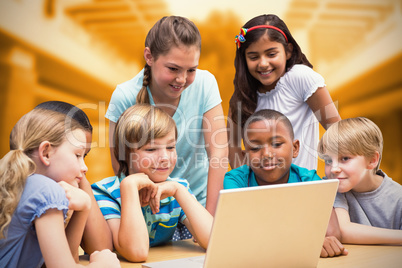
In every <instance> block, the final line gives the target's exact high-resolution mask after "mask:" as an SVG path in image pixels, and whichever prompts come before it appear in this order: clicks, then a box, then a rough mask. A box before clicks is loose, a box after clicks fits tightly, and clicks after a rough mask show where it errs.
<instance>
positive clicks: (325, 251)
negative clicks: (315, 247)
mask: <svg viewBox="0 0 402 268" xmlns="http://www.w3.org/2000/svg"><path fill="white" fill-rule="evenodd" d="M339 255H348V250H347V249H346V248H345V247H344V246H343V245H342V243H341V242H339V240H338V239H337V238H336V237H335V236H327V237H325V239H324V244H323V245H322V249H321V255H320V257H321V258H327V257H335V256H339Z"/></svg>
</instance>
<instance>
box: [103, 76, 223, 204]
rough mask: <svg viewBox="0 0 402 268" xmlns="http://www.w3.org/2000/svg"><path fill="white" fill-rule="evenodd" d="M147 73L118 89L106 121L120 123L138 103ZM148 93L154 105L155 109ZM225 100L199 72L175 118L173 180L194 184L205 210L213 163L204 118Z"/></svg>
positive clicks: (212, 77) (182, 95)
mask: <svg viewBox="0 0 402 268" xmlns="http://www.w3.org/2000/svg"><path fill="white" fill-rule="evenodd" d="M143 77H144V70H141V71H140V72H139V73H138V74H137V75H136V76H135V77H134V78H132V79H131V80H129V81H126V82H124V83H122V84H120V85H118V86H117V87H116V89H115V91H114V92H113V95H112V98H111V100H110V103H109V107H108V110H107V112H106V115H105V117H106V118H108V119H109V120H110V121H113V122H117V120H118V119H119V117H120V115H121V114H122V113H123V112H124V111H125V110H126V109H128V108H129V107H131V106H132V105H134V104H135V103H136V97H137V94H138V92H139V91H140V89H141V88H142V81H143ZM147 89H148V93H149V97H150V103H151V104H152V105H155V102H154V100H153V98H152V94H151V92H150V90H149V88H147ZM221 102H222V99H221V97H220V94H219V88H218V83H217V82H216V79H215V77H214V76H213V75H212V74H211V73H210V72H208V71H205V70H200V69H197V73H196V76H195V79H194V82H193V83H192V84H191V85H190V86H188V87H187V88H186V89H185V90H184V91H183V92H182V93H181V97H180V102H179V105H178V107H177V109H176V112H175V114H174V115H173V120H174V121H175V122H176V126H177V132H178V133H177V144H176V151H177V163H176V167H175V169H174V170H173V172H172V174H170V176H171V177H174V178H183V179H186V180H187V181H188V182H189V183H190V189H191V190H192V191H193V193H194V195H195V196H196V197H197V200H198V201H199V202H200V203H201V204H202V205H204V206H205V203H206V195H207V181H208V169H209V160H208V156H207V153H206V150H205V142H204V132H203V128H202V123H203V115H204V113H206V112H207V111H209V110H210V109H212V108H213V107H215V106H217V105H219V104H220V103H221Z"/></svg>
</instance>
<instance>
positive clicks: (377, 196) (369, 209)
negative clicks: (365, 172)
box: [334, 170, 402, 230]
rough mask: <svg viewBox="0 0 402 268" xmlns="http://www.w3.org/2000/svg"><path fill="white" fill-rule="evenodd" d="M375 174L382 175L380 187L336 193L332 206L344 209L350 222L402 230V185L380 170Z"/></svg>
mask: <svg viewBox="0 0 402 268" xmlns="http://www.w3.org/2000/svg"><path fill="white" fill-rule="evenodd" d="M377 174H378V175H380V176H382V177H384V180H383V182H382V183H381V185H380V187H378V188H377V189H375V190H374V191H372V192H366V193H357V192H354V191H349V192H346V193H337V195H336V199H335V204H334V207H335V208H344V209H346V210H347V211H348V212H349V216H350V221H351V222H355V223H360V224H364V225H369V226H374V227H380V228H387V229H400V230H402V186H401V185H400V184H399V183H397V182H395V181H393V180H392V179H391V178H390V177H388V176H387V175H386V174H385V173H384V172H382V171H381V170H379V171H378V172H377Z"/></svg>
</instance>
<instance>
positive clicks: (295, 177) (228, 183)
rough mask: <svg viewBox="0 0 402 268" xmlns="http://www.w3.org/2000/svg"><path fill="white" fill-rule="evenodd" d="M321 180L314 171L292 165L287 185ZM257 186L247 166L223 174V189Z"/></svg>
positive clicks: (252, 173)
mask: <svg viewBox="0 0 402 268" xmlns="http://www.w3.org/2000/svg"><path fill="white" fill-rule="evenodd" d="M319 180H321V178H320V177H319V176H318V175H317V172H316V171H315V170H308V169H306V168H302V167H299V166H296V165H295V164H292V165H291V166H290V172H289V179H288V183H293V182H304V181H319ZM254 186H259V185H258V183H257V180H256V179H255V174H254V172H253V170H252V169H251V168H250V167H249V166H247V165H244V166H241V167H238V168H236V169H232V170H231V171H229V172H227V173H226V174H225V179H224V181H223V189H237V188H245V187H254Z"/></svg>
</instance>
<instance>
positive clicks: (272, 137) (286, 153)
mask: <svg viewBox="0 0 402 268" xmlns="http://www.w3.org/2000/svg"><path fill="white" fill-rule="evenodd" d="M244 146H245V149H246V154H247V157H248V161H249V166H250V168H251V169H252V170H253V172H254V173H255V178H256V180H257V183H258V184H259V185H269V184H279V183H287V181H288V179H289V171H290V166H291V164H292V159H293V158H295V157H297V155H298V153H299V141H298V140H294V141H293V139H292V135H291V133H290V130H289V128H288V127H286V125H285V124H284V123H283V122H281V121H280V120H260V121H256V122H253V123H251V124H250V125H248V127H247V129H246V131H245V137H244Z"/></svg>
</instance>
